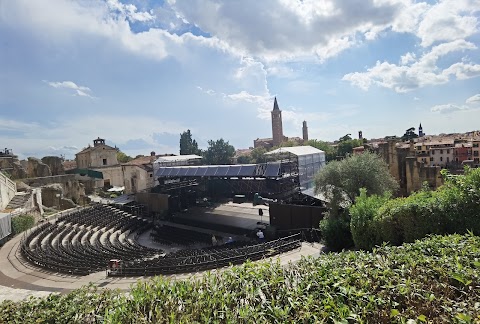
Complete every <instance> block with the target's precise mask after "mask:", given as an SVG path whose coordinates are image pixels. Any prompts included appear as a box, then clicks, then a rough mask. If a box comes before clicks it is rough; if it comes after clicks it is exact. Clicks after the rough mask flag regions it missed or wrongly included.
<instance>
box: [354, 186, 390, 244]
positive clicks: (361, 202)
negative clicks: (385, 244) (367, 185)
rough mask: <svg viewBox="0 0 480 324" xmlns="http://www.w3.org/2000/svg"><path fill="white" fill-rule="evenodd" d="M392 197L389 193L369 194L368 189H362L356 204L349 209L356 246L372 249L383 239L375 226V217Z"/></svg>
mask: <svg viewBox="0 0 480 324" xmlns="http://www.w3.org/2000/svg"><path fill="white" fill-rule="evenodd" d="M389 198H390V195H389V194H385V195H384V196H378V195H372V196H370V197H368V196H367V190H366V189H364V188H362V189H360V196H358V197H357V200H356V201H355V205H352V206H351V207H350V209H349V213H350V217H351V220H350V230H351V233H352V238H353V241H354V242H355V246H356V247H357V248H360V249H366V250H370V249H371V248H373V247H374V246H375V245H378V244H380V243H381V242H382V241H381V239H380V235H379V234H378V229H376V228H375V222H374V219H375V218H376V217H377V212H378V209H379V208H380V207H381V206H382V205H383V204H385V203H386V202H387V201H388V199H389Z"/></svg>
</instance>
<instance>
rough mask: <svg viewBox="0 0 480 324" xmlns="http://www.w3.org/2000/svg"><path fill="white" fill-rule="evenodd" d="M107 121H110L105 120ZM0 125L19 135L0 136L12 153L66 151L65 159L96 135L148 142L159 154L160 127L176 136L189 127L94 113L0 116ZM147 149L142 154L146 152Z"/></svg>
mask: <svg viewBox="0 0 480 324" xmlns="http://www.w3.org/2000/svg"><path fill="white" fill-rule="evenodd" d="M106 120H108V121H109V122H108V123H106V122H105V121H106ZM132 125H141V127H132ZM0 128H1V129H2V130H6V129H7V130H10V131H15V133H16V134H21V135H15V136H8V134H7V135H3V136H2V139H3V140H5V141H6V142H8V143H9V145H10V146H11V148H13V149H14V153H15V154H19V155H20V156H21V157H26V156H37V157H42V156H45V155H48V154H66V155H68V156H67V158H70V157H73V155H74V154H75V153H76V150H77V148H79V149H78V150H80V148H82V147H85V146H86V145H88V144H91V142H92V140H93V139H94V138H96V137H97V136H100V137H102V138H105V139H106V140H107V141H109V142H112V143H127V142H128V141H129V140H131V139H132V138H138V139H142V140H144V141H145V142H146V143H148V144H150V145H151V150H154V151H156V152H157V153H158V152H160V151H159V150H160V149H161V148H162V147H159V146H161V145H159V144H158V142H157V141H155V139H154V134H155V133H157V132H158V130H159V129H161V130H162V132H164V133H166V134H173V135H175V136H177V135H178V134H180V133H181V132H182V131H184V130H185V129H187V128H188V127H186V126H185V125H181V124H179V123H177V122H170V121H165V120H160V119H157V118H151V117H149V116H140V115H139V116H135V115H131V116H120V115H95V116H82V117H76V118H69V119H65V120H56V121H54V122H49V123H42V124H38V123H29V122H19V121H15V120H10V119H5V118H0ZM39 134H41V136H39ZM65 143H68V144H65ZM165 147H167V146H165ZM120 149H121V147H120ZM147 151H148V150H147ZM147 151H145V152H144V153H143V154H145V153H148V152H149V151H148V152H147ZM126 153H127V154H128V152H126ZM162 153H175V151H162Z"/></svg>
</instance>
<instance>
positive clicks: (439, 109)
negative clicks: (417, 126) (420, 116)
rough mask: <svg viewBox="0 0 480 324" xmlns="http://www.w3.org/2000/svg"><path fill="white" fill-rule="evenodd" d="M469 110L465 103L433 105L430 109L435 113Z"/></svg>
mask: <svg viewBox="0 0 480 324" xmlns="http://www.w3.org/2000/svg"><path fill="white" fill-rule="evenodd" d="M465 110H468V107H467V106H465V105H462V106H459V105H455V104H445V105H436V106H433V107H432V108H431V109H430V111H431V112H434V113H442V114H448V113H452V112H456V111H465Z"/></svg>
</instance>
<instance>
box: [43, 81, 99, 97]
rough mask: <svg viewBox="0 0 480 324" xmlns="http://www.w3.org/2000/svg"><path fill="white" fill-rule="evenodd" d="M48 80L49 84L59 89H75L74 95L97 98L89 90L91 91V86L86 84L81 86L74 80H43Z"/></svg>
mask: <svg viewBox="0 0 480 324" xmlns="http://www.w3.org/2000/svg"><path fill="white" fill-rule="evenodd" d="M43 81H44V82H46V83H47V84H48V85H49V86H51V87H54V88H57V89H61V88H63V89H71V90H74V94H73V95H74V96H80V97H88V98H91V99H95V97H93V96H92V95H90V94H89V93H88V92H91V90H90V88H89V87H85V86H79V85H77V84H76V83H75V82H73V81H62V82H48V81H46V80H43Z"/></svg>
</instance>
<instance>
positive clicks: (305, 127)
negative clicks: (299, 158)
mask: <svg viewBox="0 0 480 324" xmlns="http://www.w3.org/2000/svg"><path fill="white" fill-rule="evenodd" d="M302 133H303V142H304V143H306V142H307V141H308V127H307V121H306V120H304V121H303V127H302Z"/></svg>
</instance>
